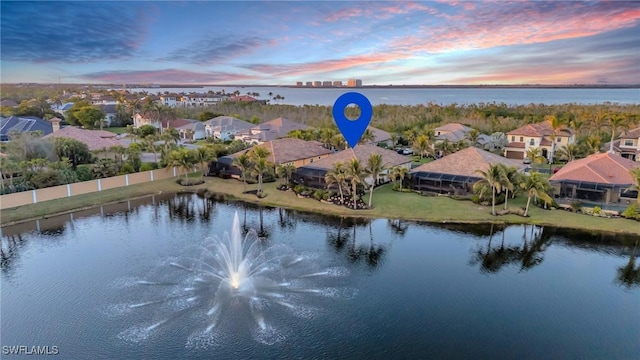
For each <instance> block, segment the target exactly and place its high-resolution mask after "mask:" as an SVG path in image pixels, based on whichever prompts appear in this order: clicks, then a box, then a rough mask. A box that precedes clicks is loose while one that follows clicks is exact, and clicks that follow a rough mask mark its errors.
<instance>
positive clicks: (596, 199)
mask: <svg viewBox="0 0 640 360" xmlns="http://www.w3.org/2000/svg"><path fill="white" fill-rule="evenodd" d="M636 167H640V163H638V162H636V161H633V160H630V159H626V158H623V157H622V156H620V155H617V154H614V153H610V152H606V153H598V154H593V155H590V156H588V157H586V158H584V159H578V160H574V161H570V162H569V163H567V164H566V165H565V166H563V167H562V168H561V169H560V170H559V171H558V172H557V173H555V174H553V176H551V178H549V182H550V183H551V185H553V186H554V188H555V189H556V194H557V195H558V197H559V198H560V200H559V201H562V200H565V202H573V201H576V200H577V201H584V202H591V203H597V204H603V205H608V204H614V205H616V204H620V205H627V204H630V203H633V201H635V199H636V198H637V196H638V192H637V191H630V190H629V188H630V187H631V185H632V184H633V180H632V178H631V174H629V171H630V170H631V169H633V168H636Z"/></svg>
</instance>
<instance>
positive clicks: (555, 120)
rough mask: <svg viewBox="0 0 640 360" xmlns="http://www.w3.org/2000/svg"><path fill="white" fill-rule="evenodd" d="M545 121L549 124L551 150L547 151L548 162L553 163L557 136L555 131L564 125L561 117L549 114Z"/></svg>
mask: <svg viewBox="0 0 640 360" xmlns="http://www.w3.org/2000/svg"><path fill="white" fill-rule="evenodd" d="M545 120H546V121H548V122H549V124H551V129H552V132H551V152H550V153H549V163H550V164H553V161H554V159H555V151H556V137H557V132H558V130H560V129H561V128H562V127H564V122H563V120H562V119H561V118H559V117H557V116H555V115H549V116H547V117H546V119H545Z"/></svg>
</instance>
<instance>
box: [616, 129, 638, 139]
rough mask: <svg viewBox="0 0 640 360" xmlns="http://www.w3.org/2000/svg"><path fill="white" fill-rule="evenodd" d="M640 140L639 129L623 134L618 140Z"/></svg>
mask: <svg viewBox="0 0 640 360" xmlns="http://www.w3.org/2000/svg"><path fill="white" fill-rule="evenodd" d="M637 138H640V127H638V128H635V129H631V130H629V131H626V132H624V133H623V134H622V135H621V136H620V139H637Z"/></svg>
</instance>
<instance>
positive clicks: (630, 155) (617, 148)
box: [604, 127, 640, 162]
mask: <svg viewBox="0 0 640 360" xmlns="http://www.w3.org/2000/svg"><path fill="white" fill-rule="evenodd" d="M609 147H610V143H607V144H605V146H604V148H605V149H606V150H609ZM613 152H614V153H616V154H618V155H620V156H622V157H623V158H625V159H629V160H633V161H639V162H640V127H638V128H635V129H631V130H628V131H626V132H624V133H622V135H621V136H620V138H619V139H617V140H615V141H614V142H613Z"/></svg>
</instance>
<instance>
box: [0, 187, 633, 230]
mask: <svg viewBox="0 0 640 360" xmlns="http://www.w3.org/2000/svg"><path fill="white" fill-rule="evenodd" d="M193 176H197V175H193ZM279 184H280V182H274V183H267V184H264V185H263V188H264V192H265V194H266V195H267V196H266V197H265V198H262V199H258V198H257V197H256V196H255V195H252V194H243V184H242V182H241V181H238V180H235V179H227V180H223V179H219V178H206V182H205V183H204V184H201V185H197V186H192V187H182V186H180V185H178V184H176V182H175V179H167V180H162V181H155V182H149V183H145V184H139V185H134V186H129V187H125V188H119V189H112V190H107V191H102V192H98V193H93V194H86V195H79V196H74V197H71V198H65V199H58V200H51V201H46V202H43V203H39V204H35V205H25V206H21V207H18V208H15V209H9V210H3V211H2V213H1V216H0V220H1V223H2V225H6V224H9V223H12V222H16V221H20V220H26V219H33V218H37V217H42V216H49V215H52V214H56V213H62V212H68V211H71V210H75V209H80V208H85V207H90V206H95V205H101V204H106V203H111V202H118V201H125V200H128V199H132V198H135V197H140V196H145V195H151V194H157V193H160V192H164V193H168V192H179V191H196V190H197V189H201V188H206V189H209V190H210V191H213V192H216V193H223V194H226V195H227V196H228V197H229V198H230V199H237V200H242V201H246V202H251V203H255V204H261V205H267V206H279V207H286V208H290V209H296V210H301V211H312V212H318V213H323V214H333V215H344V216H357V217H372V218H396V219H397V218H401V219H406V220H416V221H429V222H452V223H453V222H464V223H486V222H494V223H509V224H536V225H552V226H559V227H567V228H574V229H582V230H594V231H607V232H618V233H633V234H640V226H639V224H638V222H636V221H632V220H627V219H621V218H617V219H606V218H598V217H593V216H589V215H583V214H574V213H571V212H568V211H565V210H543V209H540V208H538V207H535V206H533V205H532V206H531V207H530V209H529V214H530V217H527V218H524V217H521V216H517V215H505V216H493V215H491V207H490V206H489V207H486V206H481V205H478V204H474V203H472V202H471V201H467V200H454V199H451V198H449V197H446V196H421V195H418V194H416V193H414V192H411V193H401V192H397V191H393V190H392V189H391V185H390V184H388V185H385V186H382V187H380V188H377V189H376V190H375V192H374V195H373V205H374V208H373V209H371V210H352V209H347V208H345V207H342V206H337V205H333V204H325V203H321V202H319V201H316V200H314V199H307V198H298V197H297V196H296V195H295V194H294V193H293V192H291V191H286V192H285V191H280V190H277V189H276V187H277V186H278V185H279ZM255 189H257V185H256V184H252V185H247V190H255ZM365 200H368V196H367V197H366V198H365ZM526 201H527V199H526V197H523V196H521V197H519V198H516V199H515V200H512V201H509V206H510V207H524V206H525V204H526ZM501 206H503V205H500V207H501ZM496 208H498V206H496Z"/></svg>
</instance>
